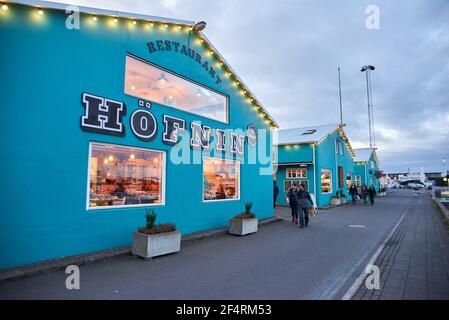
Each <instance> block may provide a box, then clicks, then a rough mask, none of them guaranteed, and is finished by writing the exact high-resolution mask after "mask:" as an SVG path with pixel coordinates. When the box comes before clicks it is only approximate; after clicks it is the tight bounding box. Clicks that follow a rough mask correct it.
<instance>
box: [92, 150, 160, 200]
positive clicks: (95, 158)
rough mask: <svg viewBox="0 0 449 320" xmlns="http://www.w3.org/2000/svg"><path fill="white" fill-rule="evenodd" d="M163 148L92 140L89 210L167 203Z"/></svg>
mask: <svg viewBox="0 0 449 320" xmlns="http://www.w3.org/2000/svg"><path fill="white" fill-rule="evenodd" d="M164 168H165V154H164V152H162V151H153V150H148V149H139V148H131V147H122V146H116V145H109V144H100V143H91V144H90V159H89V194H88V209H96V208H97V209H98V208H105V207H118V206H140V205H145V206H148V205H158V204H159V205H160V204H163V203H164V194H163V188H164V186H163V184H164Z"/></svg>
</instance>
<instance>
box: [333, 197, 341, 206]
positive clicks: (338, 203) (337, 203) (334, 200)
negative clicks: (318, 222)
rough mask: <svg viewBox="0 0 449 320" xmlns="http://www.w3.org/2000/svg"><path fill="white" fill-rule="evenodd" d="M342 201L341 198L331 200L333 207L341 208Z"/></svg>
mask: <svg viewBox="0 0 449 320" xmlns="http://www.w3.org/2000/svg"><path fill="white" fill-rule="evenodd" d="M340 199H341V198H335V197H332V198H331V205H333V206H339V205H340V204H341V202H340Z"/></svg>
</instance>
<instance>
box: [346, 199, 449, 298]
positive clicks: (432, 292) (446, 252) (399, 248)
mask: <svg viewBox="0 0 449 320" xmlns="http://www.w3.org/2000/svg"><path fill="white" fill-rule="evenodd" d="M438 210H439V209H438V208H437V207H436V205H435V204H434V202H433V200H432V199H431V198H430V196H423V195H421V196H416V198H415V200H414V201H413V203H412V206H411V208H410V210H409V211H408V213H407V215H406V216H405V218H404V219H403V220H402V222H401V224H400V225H399V226H398V228H397V229H396V231H395V232H394V234H393V236H392V237H391V239H390V241H389V242H388V243H387V244H386V246H385V248H384V249H383V251H382V252H381V254H380V255H379V257H378V258H377V260H376V262H375V265H376V266H378V267H379V269H380V289H379V290H368V289H366V287H365V285H362V286H361V287H360V288H359V290H358V291H357V292H356V294H355V295H354V297H353V299H356V300H376V299H383V300H400V299H406V300H409V299H449V232H448V230H447V229H446V227H445V224H444V222H443V220H442V217H441V215H440V214H439V211H438Z"/></svg>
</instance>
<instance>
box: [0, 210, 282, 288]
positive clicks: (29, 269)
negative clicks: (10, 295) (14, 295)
mask: <svg viewBox="0 0 449 320" xmlns="http://www.w3.org/2000/svg"><path fill="white" fill-rule="evenodd" d="M280 221H282V219H281V218H278V217H272V218H267V219H263V220H260V221H259V226H265V225H269V224H272V223H275V222H280ZM227 232H228V228H219V229H213V230H206V231H200V232H195V233H191V234H187V235H185V236H183V237H182V238H181V242H188V241H193V240H204V239H207V238H211V237H214V236H219V235H225V234H227ZM130 255H131V247H120V248H114V249H107V250H102V251H97V252H93V253H87V254H81V255H76V256H70V257H62V258H57V259H51V260H44V261H41V262H37V263H33V264H27V265H22V266H19V267H15V268H11V269H5V270H2V271H0V284H1V283H3V282H6V281H13V280H18V279H24V278H28V277H34V276H37V275H41V274H45V273H49V272H55V271H61V270H64V269H65V268H66V267H67V266H69V265H77V266H78V267H81V266H84V265H88V264H92V263H98V262H105V261H108V260H112V259H114V258H119V257H122V256H130Z"/></svg>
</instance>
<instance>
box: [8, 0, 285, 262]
mask: <svg viewBox="0 0 449 320" xmlns="http://www.w3.org/2000/svg"><path fill="white" fill-rule="evenodd" d="M204 26H205V24H204V23H194V22H191V21H180V20H174V19H168V18H159V17H153V16H143V15H138V14H131V13H123V12H116V11H107V10H99V9H94V8H85V7H75V6H69V5H65V4H58V3H53V2H44V1H15V2H10V1H8V2H7V3H2V7H1V9H0V39H1V41H2V50H1V59H0V70H1V72H0V83H1V86H2V95H1V97H0V99H1V105H2V106H3V108H2V109H3V111H2V112H3V114H2V119H3V122H2V126H1V129H0V130H1V135H2V139H1V142H0V143H1V150H2V152H1V154H0V169H1V171H2V179H1V181H0V188H1V190H2V197H1V199H0V207H1V223H0V269H4V268H9V267H14V266H18V265H22V264H28V263H34V262H37V261H41V260H46V259H53V258H58V257H62V256H70V255H77V254H82V253H87V252H93V251H97V250H103V249H109V248H114V247H122V246H129V245H130V244H131V241H132V233H133V232H134V231H135V230H136V229H137V228H138V227H140V226H143V225H144V223H145V209H147V208H154V209H155V211H156V213H157V215H158V220H157V222H159V223H168V222H171V223H175V224H176V225H177V229H178V230H180V231H181V232H182V233H183V234H189V233H193V232H197V231H201V230H205V229H211V228H219V227H225V226H227V224H228V220H229V218H231V217H233V216H234V215H236V214H239V213H241V212H242V211H243V210H244V203H245V202H247V201H251V202H252V203H253V211H254V212H255V213H256V214H257V216H258V217H259V218H267V217H271V216H273V205H272V190H273V189H272V172H273V165H272V158H273V156H272V129H274V128H276V127H277V124H276V122H275V121H274V120H273V119H272V117H271V116H270V115H269V114H268V112H267V111H266V110H265V108H264V107H263V106H262V105H261V104H260V102H259V101H258V100H257V98H256V97H255V96H254V94H253V93H252V92H251V91H250V89H249V88H248V87H247V86H246V85H245V84H244V83H243V81H242V80H241V79H240V78H239V77H238V75H237V74H236V72H235V71H234V70H233V69H232V68H231V67H230V66H229V65H228V64H227V63H226V61H225V60H224V58H223V57H222V56H221V55H220V53H219V52H218V51H217V50H216V49H215V47H214V46H213V45H212V44H211V43H210V42H209V41H208V39H207V38H206V36H205V35H204V33H203V32H202V29H203V28H204ZM255 186H257V187H255Z"/></svg>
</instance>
